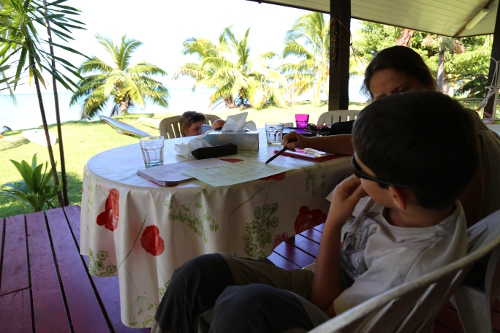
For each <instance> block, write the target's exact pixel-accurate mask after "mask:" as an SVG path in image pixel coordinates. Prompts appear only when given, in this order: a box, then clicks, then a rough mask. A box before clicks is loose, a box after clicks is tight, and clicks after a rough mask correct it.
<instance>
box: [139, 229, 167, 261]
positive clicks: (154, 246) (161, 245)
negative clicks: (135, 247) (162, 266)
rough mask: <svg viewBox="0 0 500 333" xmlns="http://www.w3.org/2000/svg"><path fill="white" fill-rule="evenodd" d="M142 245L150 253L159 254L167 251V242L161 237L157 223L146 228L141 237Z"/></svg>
mask: <svg viewBox="0 0 500 333" xmlns="http://www.w3.org/2000/svg"><path fill="white" fill-rule="evenodd" d="M141 245H142V247H143V248H144V250H146V251H147V252H148V253H151V254H152V255H154V256H159V255H160V254H162V253H163V251H165V242H163V238H161V237H160V230H159V229H158V227H157V226H155V225H150V226H149V227H146V229H144V232H143V233H142V237H141Z"/></svg>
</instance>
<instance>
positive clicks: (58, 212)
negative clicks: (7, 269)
mask: <svg viewBox="0 0 500 333" xmlns="http://www.w3.org/2000/svg"><path fill="white" fill-rule="evenodd" d="M46 215H47V221H48V226H49V230H50V234H51V236H52V243H53V247H54V254H55V258H56V260H57V266H58V268H59V275H60V278H61V283H62V286H63V291H64V295H65V298H66V304H67V307H68V312H69V314H70V318H71V323H72V325H73V329H74V332H110V330H109V328H108V325H107V323H106V319H105V317H104V315H103V313H102V310H101V308H100V306H99V302H98V301H97V298H96V295H95V292H94V289H93V287H92V285H91V283H90V278H89V275H88V273H87V270H86V269H85V266H84V262H83V260H82V258H81V256H80V253H79V251H78V248H77V246H76V243H75V240H74V239H73V234H72V233H71V230H70V228H69V225H68V222H67V221H66V217H65V216H64V213H63V211H62V209H61V208H57V209H51V210H48V211H46ZM82 310H83V311H82ZM89 318H92V320H89Z"/></svg>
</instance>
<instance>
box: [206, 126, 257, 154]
mask: <svg viewBox="0 0 500 333" xmlns="http://www.w3.org/2000/svg"><path fill="white" fill-rule="evenodd" d="M204 139H205V140H206V141H207V142H208V143H210V144H211V145H214V146H215V145H224V144H227V143H234V144H235V145H236V146H238V151H240V150H259V131H247V132H219V131H212V132H210V133H207V135H205V138H204Z"/></svg>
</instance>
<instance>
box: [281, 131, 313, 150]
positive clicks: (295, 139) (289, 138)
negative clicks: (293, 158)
mask: <svg viewBox="0 0 500 333" xmlns="http://www.w3.org/2000/svg"><path fill="white" fill-rule="evenodd" d="M282 145H283V147H285V146H286V147H288V148H289V149H293V148H307V147H309V146H308V144H307V138H306V137H305V136H303V135H300V134H297V132H290V133H288V134H287V135H285V136H284V137H283V143H282Z"/></svg>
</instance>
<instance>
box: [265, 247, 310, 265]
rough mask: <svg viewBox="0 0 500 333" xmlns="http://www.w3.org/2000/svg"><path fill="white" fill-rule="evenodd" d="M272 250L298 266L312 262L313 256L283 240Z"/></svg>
mask: <svg viewBox="0 0 500 333" xmlns="http://www.w3.org/2000/svg"><path fill="white" fill-rule="evenodd" d="M274 252H276V253H277V254H279V255H281V256H282V257H284V258H286V259H288V260H289V261H291V262H293V263H294V264H296V265H297V266H299V267H304V266H307V265H309V264H312V263H313V262H314V259H315V257H313V256H311V255H310V254H308V253H306V252H304V251H302V250H301V249H298V248H296V247H294V246H293V245H290V244H288V243H287V242H283V243H281V244H280V245H278V246H277V247H276V248H275V249H274Z"/></svg>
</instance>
